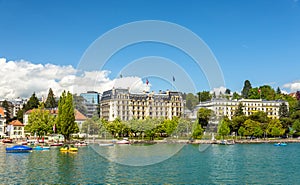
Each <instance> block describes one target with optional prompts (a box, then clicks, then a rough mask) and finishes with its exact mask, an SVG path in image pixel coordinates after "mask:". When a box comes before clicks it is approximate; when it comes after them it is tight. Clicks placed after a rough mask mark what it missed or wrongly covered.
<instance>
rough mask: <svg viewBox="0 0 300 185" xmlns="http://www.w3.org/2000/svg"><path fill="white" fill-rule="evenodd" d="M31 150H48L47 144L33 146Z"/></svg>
mask: <svg viewBox="0 0 300 185" xmlns="http://www.w3.org/2000/svg"><path fill="white" fill-rule="evenodd" d="M33 150H50V147H49V146H36V147H33Z"/></svg>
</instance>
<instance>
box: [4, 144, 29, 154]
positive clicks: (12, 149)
mask: <svg viewBox="0 0 300 185" xmlns="http://www.w3.org/2000/svg"><path fill="white" fill-rule="evenodd" d="M31 150H32V148H30V147H28V146H23V145H16V146H13V147H7V148H6V152H7V153H26V152H30V151H31Z"/></svg>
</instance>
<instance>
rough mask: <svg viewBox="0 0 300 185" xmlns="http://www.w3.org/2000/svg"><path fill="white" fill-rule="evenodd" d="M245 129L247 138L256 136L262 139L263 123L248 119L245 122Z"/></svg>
mask: <svg viewBox="0 0 300 185" xmlns="http://www.w3.org/2000/svg"><path fill="white" fill-rule="evenodd" d="M243 127H244V128H245V133H244V135H245V136H255V137H260V136H262V135H263V130H262V128H261V123H260V122H258V121H254V120H251V119H248V120H246V121H245V123H244V125H243Z"/></svg>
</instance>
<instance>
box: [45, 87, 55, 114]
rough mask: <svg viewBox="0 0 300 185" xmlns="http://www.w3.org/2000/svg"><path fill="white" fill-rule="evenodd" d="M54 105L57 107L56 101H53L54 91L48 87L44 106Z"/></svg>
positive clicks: (50, 106)
mask: <svg viewBox="0 0 300 185" xmlns="http://www.w3.org/2000/svg"><path fill="white" fill-rule="evenodd" d="M55 107H57V102H56V101H55V97H54V93H53V91H52V89H51V88H50V89H49V92H48V96H47V99H46V102H45V108H51V109H54V108H55Z"/></svg>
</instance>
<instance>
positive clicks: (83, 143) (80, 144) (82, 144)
mask: <svg viewBox="0 0 300 185" xmlns="http://www.w3.org/2000/svg"><path fill="white" fill-rule="evenodd" d="M87 145H88V144H87V143H86V142H79V143H75V146H87Z"/></svg>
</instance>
